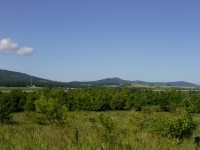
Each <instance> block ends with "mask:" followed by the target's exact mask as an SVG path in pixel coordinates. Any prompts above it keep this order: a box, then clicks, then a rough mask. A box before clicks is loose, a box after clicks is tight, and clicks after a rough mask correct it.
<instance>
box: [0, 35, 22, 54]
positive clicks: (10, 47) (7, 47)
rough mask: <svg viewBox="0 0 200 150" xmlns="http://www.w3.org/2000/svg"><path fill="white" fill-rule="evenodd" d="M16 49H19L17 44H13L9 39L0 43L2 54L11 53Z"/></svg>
mask: <svg viewBox="0 0 200 150" xmlns="http://www.w3.org/2000/svg"><path fill="white" fill-rule="evenodd" d="M17 48H19V47H18V44H16V43H13V42H12V41H11V40H10V39H9V38H7V39H2V40H1V41H0V51H2V52H4V53H12V52H13V51H14V50H16V49H17Z"/></svg>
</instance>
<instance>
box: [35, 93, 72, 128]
mask: <svg viewBox="0 0 200 150" xmlns="http://www.w3.org/2000/svg"><path fill="white" fill-rule="evenodd" d="M35 107H36V112H37V113H41V114H42V115H43V116H44V117H45V119H46V120H48V122H49V123H50V124H54V125H57V126H66V125H69V122H70V119H69V116H68V111H67V108H66V107H65V106H64V105H60V104H59V103H58V100H56V99H53V98H48V99H46V98H45V97H41V98H40V99H39V100H36V101H35Z"/></svg>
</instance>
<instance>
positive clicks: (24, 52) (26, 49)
mask: <svg viewBox="0 0 200 150" xmlns="http://www.w3.org/2000/svg"><path fill="white" fill-rule="evenodd" d="M33 51H34V49H33V48H30V47H22V48H20V49H19V50H18V52H17V54H19V55H31V53H32V52H33Z"/></svg>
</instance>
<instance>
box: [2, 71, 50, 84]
mask: <svg viewBox="0 0 200 150" xmlns="http://www.w3.org/2000/svg"><path fill="white" fill-rule="evenodd" d="M31 79H32V81H43V82H47V81H50V80H46V79H42V78H38V77H34V76H31V75H28V74H25V73H20V72H14V71H8V70H2V69H0V80H1V81H31Z"/></svg>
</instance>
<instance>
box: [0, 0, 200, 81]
mask: <svg viewBox="0 0 200 150" xmlns="http://www.w3.org/2000/svg"><path fill="white" fill-rule="evenodd" d="M199 8H200V1H199V0H190V1H189V0H151V1H150V0H123V1H122V0H84V1H83V0H56V1H47V0H43V1H41V0H34V1H32V0H17V1H16V0H1V2H0V69H6V70H12V71H18V72H23V73H26V74H30V75H33V76H37V77H41V78H45V79H50V80H56V81H63V82H69V81H92V80H99V79H103V78H107V77H119V78H122V79H126V80H143V81H149V82H156V81H160V82H168V81H189V82H192V83H197V84H200V69H199V65H200V59H199V58H200V9H199Z"/></svg>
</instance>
